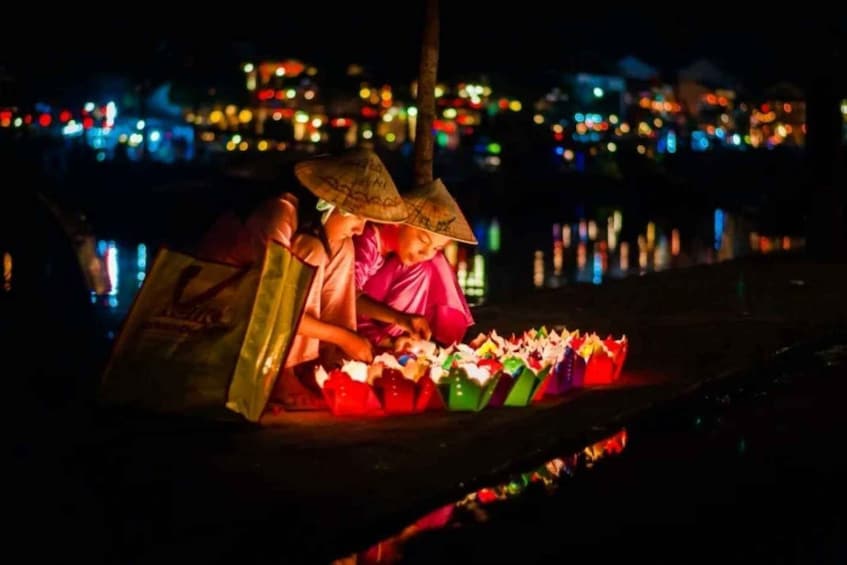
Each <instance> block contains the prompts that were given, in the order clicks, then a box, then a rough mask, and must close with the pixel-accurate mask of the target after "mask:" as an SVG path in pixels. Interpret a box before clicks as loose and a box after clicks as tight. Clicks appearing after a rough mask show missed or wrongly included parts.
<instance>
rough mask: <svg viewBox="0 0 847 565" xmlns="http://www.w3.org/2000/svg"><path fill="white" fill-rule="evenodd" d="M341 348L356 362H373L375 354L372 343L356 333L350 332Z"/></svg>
mask: <svg viewBox="0 0 847 565" xmlns="http://www.w3.org/2000/svg"><path fill="white" fill-rule="evenodd" d="M339 346H340V347H341V349H342V350H343V351H344V353H346V354H347V356H348V357H350V358H351V359H353V360H354V361H363V362H365V363H370V362H371V361H373V358H374V354H373V346H371V342H370V341H369V340H368V339H367V338H364V337H362V336H360V335H359V334H357V333H355V332H348V334H347V335H346V336H345V338H344V339H343V340H342V342H341V343H340V344H339Z"/></svg>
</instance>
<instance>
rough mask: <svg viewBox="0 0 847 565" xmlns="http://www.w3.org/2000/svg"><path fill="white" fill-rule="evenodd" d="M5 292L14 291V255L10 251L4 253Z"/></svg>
mask: <svg viewBox="0 0 847 565" xmlns="http://www.w3.org/2000/svg"><path fill="white" fill-rule="evenodd" d="M3 290H4V291H6V292H9V291H11V290H12V254H11V253H9V252H8V251H6V252H4V253H3Z"/></svg>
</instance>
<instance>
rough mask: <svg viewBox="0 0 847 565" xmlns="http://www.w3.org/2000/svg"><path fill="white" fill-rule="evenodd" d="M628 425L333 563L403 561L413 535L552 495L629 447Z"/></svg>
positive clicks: (481, 490) (462, 523) (484, 518)
mask: <svg viewBox="0 0 847 565" xmlns="http://www.w3.org/2000/svg"><path fill="white" fill-rule="evenodd" d="M628 440H629V437H628V434H627V430H626V428H623V429H621V430H619V431H618V432H617V433H615V434H613V435H611V436H609V437H607V438H605V439H602V440H600V441H597V442H595V443H592V444H590V445H587V446H586V447H584V448H583V449H582V450H580V451H577V452H575V453H570V454H567V455H562V456H560V457H556V458H553V459H550V460H549V461H547V462H545V463H543V464H541V465H538V466H537V467H535V468H534V469H531V470H529V471H526V472H523V473H516V474H514V475H512V476H511V477H509V478H508V479H507V480H506V481H504V482H502V483H500V484H497V485H491V486H487V487H482V488H478V489H477V490H475V491H473V492H471V493H469V494H467V495H466V496H465V497H464V498H462V499H461V500H457V501H455V502H451V503H449V504H445V505H444V506H441V507H439V508H437V509H435V510H434V511H432V512H430V513H428V514H426V515H424V516H422V517H421V518H420V519H418V520H416V521H415V522H414V523H412V524H410V525H408V526H407V527H405V528H403V529H402V530H400V531H399V532H398V534H397V535H394V536H392V537H390V538H387V539H384V540H382V541H380V542H379V543H377V544H375V545H373V546H371V547H370V548H369V549H367V550H365V551H363V552H360V553H358V554H354V555H350V556H347V557H344V558H341V559H337V560H335V561H333V562H332V563H333V565H341V564H347V563H357V564H359V565H364V564H368V565H370V564H376V563H381V564H385V563H400V562H402V560H403V546H404V544H405V543H406V542H408V541H409V540H410V539H411V538H413V537H415V536H416V535H418V534H420V533H421V532H425V531H433V530H440V529H443V528H448V527H449V528H456V527H462V526H466V525H471V524H475V523H480V522H487V521H489V520H491V519H492V517H493V516H492V513H494V512H495V511H496V510H497V509H498V505H499V504H502V503H504V502H508V501H513V500H516V499H517V498H519V497H523V496H532V495H533V494H535V495H541V496H547V495H552V494H554V493H555V492H557V491H558V489H559V487H560V486H561V485H562V483H563V482H564V481H566V480H568V479H571V478H573V477H574V476H576V475H578V474H579V473H582V472H587V471H589V470H591V469H593V468H594V467H595V465H597V464H598V462H600V461H602V460H604V459H606V458H608V457H610V456H615V455H620V454H621V453H623V452H624V450H625V449H626V447H627V443H628Z"/></svg>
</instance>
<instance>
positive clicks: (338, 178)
mask: <svg viewBox="0 0 847 565" xmlns="http://www.w3.org/2000/svg"><path fill="white" fill-rule="evenodd" d="M294 174H295V175H296V176H297V179H298V180H299V181H300V182H301V183H303V185H304V186H305V187H306V188H308V189H309V190H310V191H311V192H312V193H313V194H314V195H315V196H317V197H318V198H323V199H324V200H326V201H327V202H329V203H330V204H333V205H335V206H337V207H338V208H340V209H341V210H344V211H345V212H350V213H351V214H356V215H357V216H363V217H364V218H367V219H368V220H372V221H375V222H386V223H396V222H402V221H403V220H404V219H405V218H406V216H407V215H408V211H407V210H406V206H405V204H404V203H403V198H402V197H401V196H400V193H399V192H397V187H396V186H395V185H394V181H393V180H392V179H391V175H389V174H388V170H387V169H386V168H385V165H384V164H383V163H382V160H380V158H379V157H378V156H377V154H376V153H374V152H373V151H371V150H369V149H362V148H355V149H350V150H348V151H345V152H344V153H342V154H340V155H328V156H324V157H317V158H315V159H309V160H307V161H302V162H300V163H297V165H296V166H295V167H294Z"/></svg>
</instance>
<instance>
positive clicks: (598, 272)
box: [591, 251, 603, 284]
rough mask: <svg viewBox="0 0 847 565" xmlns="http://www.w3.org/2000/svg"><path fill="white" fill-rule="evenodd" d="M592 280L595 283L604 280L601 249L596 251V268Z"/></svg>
mask: <svg viewBox="0 0 847 565" xmlns="http://www.w3.org/2000/svg"><path fill="white" fill-rule="evenodd" d="M591 282H592V283H594V284H600V283H602V282H603V254H602V253H601V252H600V251H595V252H594V270H593V272H592V277H591Z"/></svg>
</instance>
